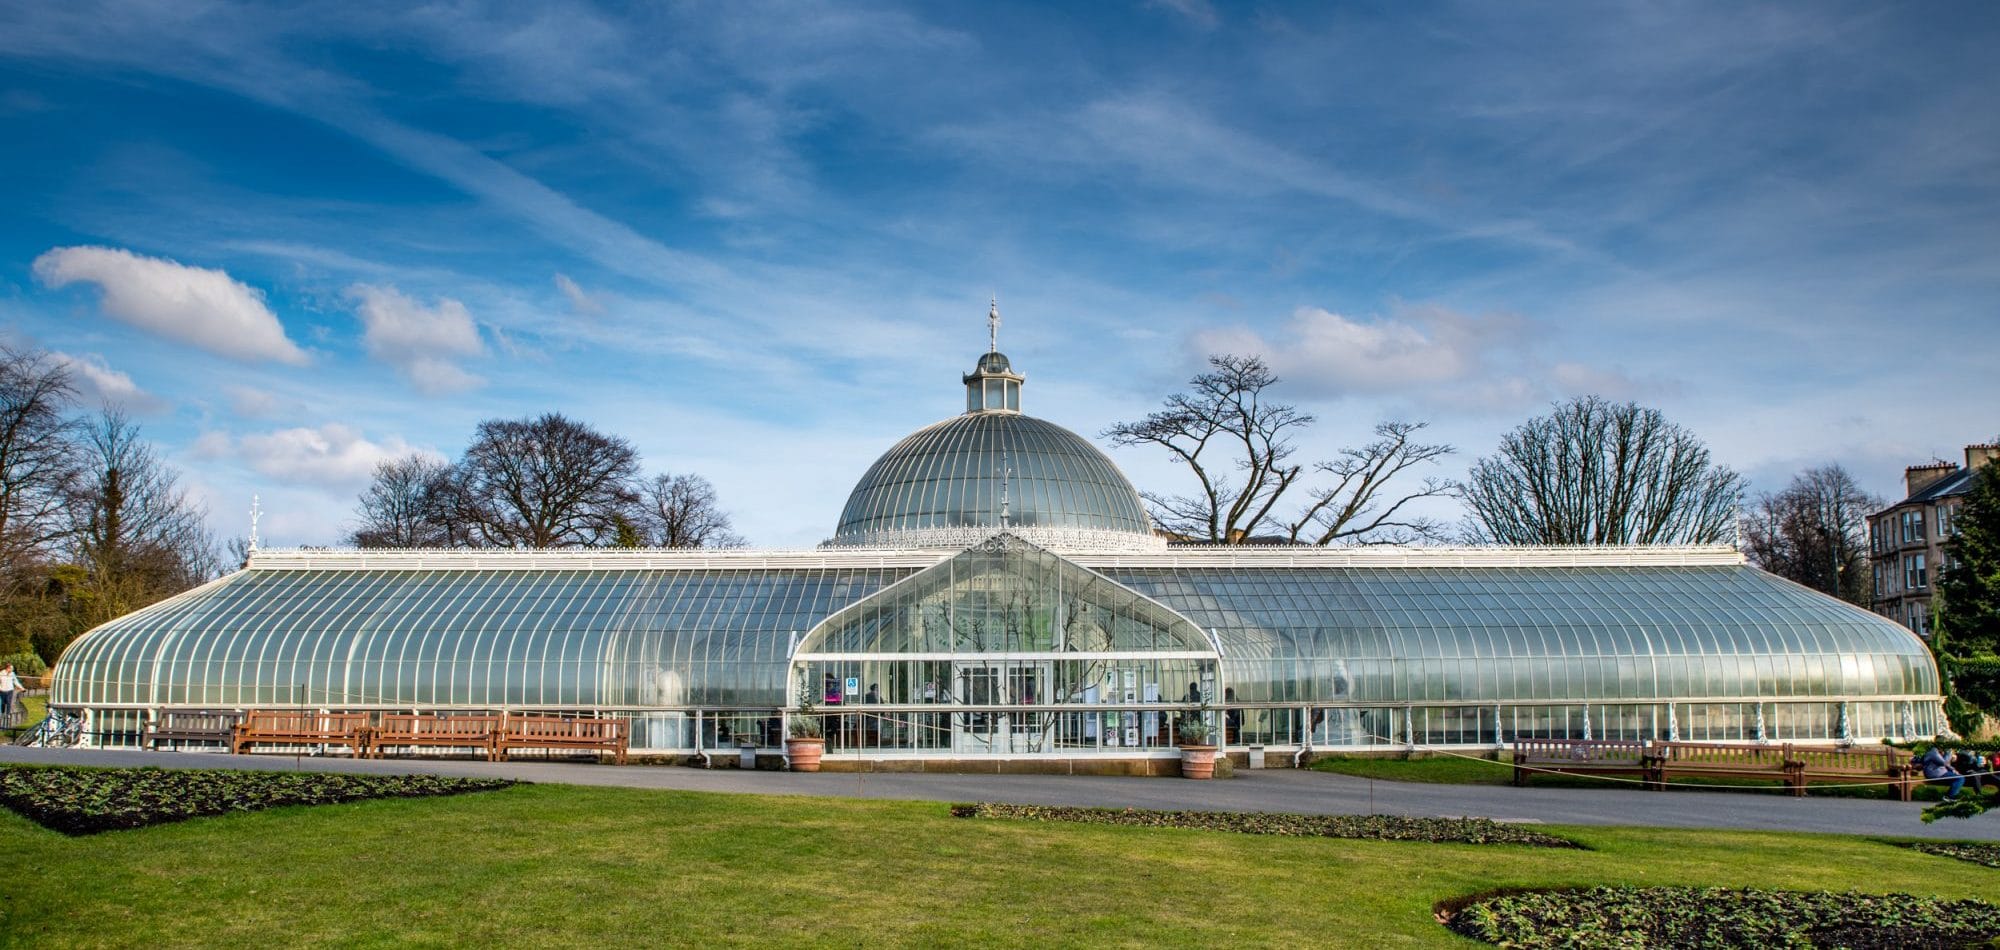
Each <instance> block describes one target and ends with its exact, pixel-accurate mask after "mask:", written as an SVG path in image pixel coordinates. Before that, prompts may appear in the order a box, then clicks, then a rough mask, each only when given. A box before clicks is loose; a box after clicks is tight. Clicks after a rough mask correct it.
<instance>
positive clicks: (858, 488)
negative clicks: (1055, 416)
mask: <svg viewBox="0 0 2000 950" xmlns="http://www.w3.org/2000/svg"><path fill="white" fill-rule="evenodd" d="M1003 495H1004V497H1005V500H1006V509H1007V521H1008V523H1009V524H1014V525H1019V526H1023V527H1060V528H1087V529H1092V530H1098V531H1128V532H1133V533H1137V534H1150V533H1151V532H1152V523H1151V522H1150V521H1148V520H1147V518H1146V508H1145V504H1144V502H1143V501H1141V500H1140V498H1139V493H1138V491H1137V490H1135V489H1134V488H1133V487H1132V483H1131V482H1129V481H1127V480H1126V479H1125V475H1124V473H1122V472H1120V471H1119V470H1118V467H1117V466H1116V465H1113V464H1112V462H1111V460H1110V459H1109V458H1107V457H1105V455H1104V453H1103V452H1100V451H1098V449H1097V447H1096V446H1094V445H1091V444H1090V442H1089V441H1087V440H1085V439H1084V438H1083V437H1082V436H1079V435H1077V434H1076V433H1074V432H1071V431H1069V430H1068V429H1065V428H1063V427H1062V426H1059V425H1056V424H1055V423H1052V422H1046V421H1044V420H1041V419H1036V418H1033V417H1031V416H1023V415H1020V414H1018V413H1012V412H971V413H966V414H965V415H961V416H955V417H953V418H950V419H946V420H945V421H943V422H939V423H936V424H933V425H929V426H925V427H924V428H922V429H918V430H917V431H916V432H914V433H911V434H910V436H909V437H908V438H905V439H904V440H903V441H901V442H898V443H896V445H895V446H894V447H893V448H891V449H889V451H887V452H885V453H883V454H882V457H881V458H879V459H877V460H876V461H875V464H873V465H871V466H869V468H868V471H867V472H866V473H864V474H863V475H862V476H861V480H860V481H859V482H858V483H856V484H855V486H854V491H853V492H852V493H851V494H849V495H848V498H847V506H846V507H845V508H844V509H843V510H842V511H841V515H840V526H839V528H838V529H837V531H836V533H835V539H836V540H842V539H851V538H855V537H861V536H866V535H870V534H875V533H878V532H889V531H913V530H923V529H930V528H954V527H964V526H975V525H997V524H999V523H1000V512H1001V502H1002V498H1003Z"/></svg>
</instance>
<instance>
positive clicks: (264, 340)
mask: <svg viewBox="0 0 2000 950" xmlns="http://www.w3.org/2000/svg"><path fill="white" fill-rule="evenodd" d="M34 270H35V276H36V278H38V279H40V280H41V282H42V283H44V284H46V285H48V286H50V287H67V286H69V285H70V284H74V283H78V282H85V283H92V284H96V285H97V286H98V289H99V290H100V291H102V294H103V297H102V301H101V304H100V306H101V307H102V308H103V310H104V312H105V314H106V315H108V316H110V317H112V318H113V319H116V320H120V321H123V322H125V323H128V324H130V325H132V326H135V327H138V328H139V329H141V330H145V331H147V332H149V333H153V334H156V335H159V336H163V337H166V338H168V339H170V340H178V341H180V342H182V343H187V344H190V345H193V346H197V347H200V348H202V349H205V350H208V351H209V352H211V353H218V354H221V355H223V356H227V357H230V358H232V359H239V360H244V361H246V362H255V361H261V360H273V361H276V362H279V363H288V364H291V365H294V366H301V365H304V364H305V363H306V362H307V357H306V353H305V351H304V350H301V349H299V348H298V346H296V345H295V344H293V343H292V341H291V340H290V339H289V338H287V337H286V336H285V328H284V325H283V324H281V323H279V322H278V317H277V315H276V314H274V313H272V312H271V308H270V307H268V306H266V305H265V304H264V294H263V292H262V291H259V290H257V289H256V288H254V287H251V286H249V285H247V284H244V283H243V282H241V281H238V280H236V279H235V278H232V277H230V276H229V275H228V274H227V273H225V272H223V271H220V270H211V269H209V268H206V267H189V266H187V265H185V264H181V263H178V262H175V261H170V260H167V259H165V258H159V257H146V256H144V255H140V254H134V253H132V252H131V251H127V250H123V249H120V248H115V247H58V248H54V249H52V250H50V251H48V252H47V253H45V254H43V255H42V256H40V257H38V258H35V265H34Z"/></svg>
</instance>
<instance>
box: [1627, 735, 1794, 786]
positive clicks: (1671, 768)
mask: <svg viewBox="0 0 2000 950" xmlns="http://www.w3.org/2000/svg"><path fill="white" fill-rule="evenodd" d="M1653 752H1654V755H1655V757H1656V758H1657V759H1658V761H1659V772H1658V776H1659V781H1661V782H1670V781H1672V780H1674V779H1677V778H1740V779H1768V780H1770V781H1774V782H1783V783H1785V785H1786V786H1787V787H1789V786H1791V785H1792V784H1793V780H1792V773H1793V772H1794V771H1796V770H1795V769H1793V768H1792V767H1791V765H1790V763H1791V761H1792V759H1791V756H1790V755H1789V753H1788V751H1787V747H1786V746H1782V745H1750V744H1743V743H1707V742H1655V743H1653Z"/></svg>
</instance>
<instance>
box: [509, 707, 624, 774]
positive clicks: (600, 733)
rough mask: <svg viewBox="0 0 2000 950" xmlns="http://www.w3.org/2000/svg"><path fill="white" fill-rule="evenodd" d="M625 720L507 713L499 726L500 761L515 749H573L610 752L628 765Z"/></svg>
mask: <svg viewBox="0 0 2000 950" xmlns="http://www.w3.org/2000/svg"><path fill="white" fill-rule="evenodd" d="M627 725H628V723H627V722H626V721H625V720H623V719H612V718H597V717H578V718H574V719H569V718H564V717H562V716H512V715H510V716H507V717H505V719H504V720H503V721H502V722H501V725H500V738H499V741H498V743H497V745H496V748H495V754H496V757H497V759H498V760H499V761H501V762H505V761H507V755H508V753H509V752H512V751H513V750H515V749H572V750H578V751H587V752H608V753H611V755H612V756H614V757H615V759H616V761H617V763H618V764H619V765H624V764H625V749H626V744H627V742H628V741H629V737H628V735H627V731H626V727H627Z"/></svg>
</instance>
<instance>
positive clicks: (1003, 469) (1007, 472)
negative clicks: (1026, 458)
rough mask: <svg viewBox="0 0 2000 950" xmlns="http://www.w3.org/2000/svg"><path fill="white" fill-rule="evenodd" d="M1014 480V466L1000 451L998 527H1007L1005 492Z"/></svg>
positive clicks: (1005, 454)
mask: <svg viewBox="0 0 2000 950" xmlns="http://www.w3.org/2000/svg"><path fill="white" fill-rule="evenodd" d="M1013 481H1014V466H1013V465H1011V464H1009V463H1008V461H1007V453H1006V452H1004V451H1003V452H1001V453H1000V527H1002V528H1005V527H1007V519H1008V514H1007V494H1008V488H1009V487H1010V485H1011V484H1012V483H1013Z"/></svg>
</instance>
